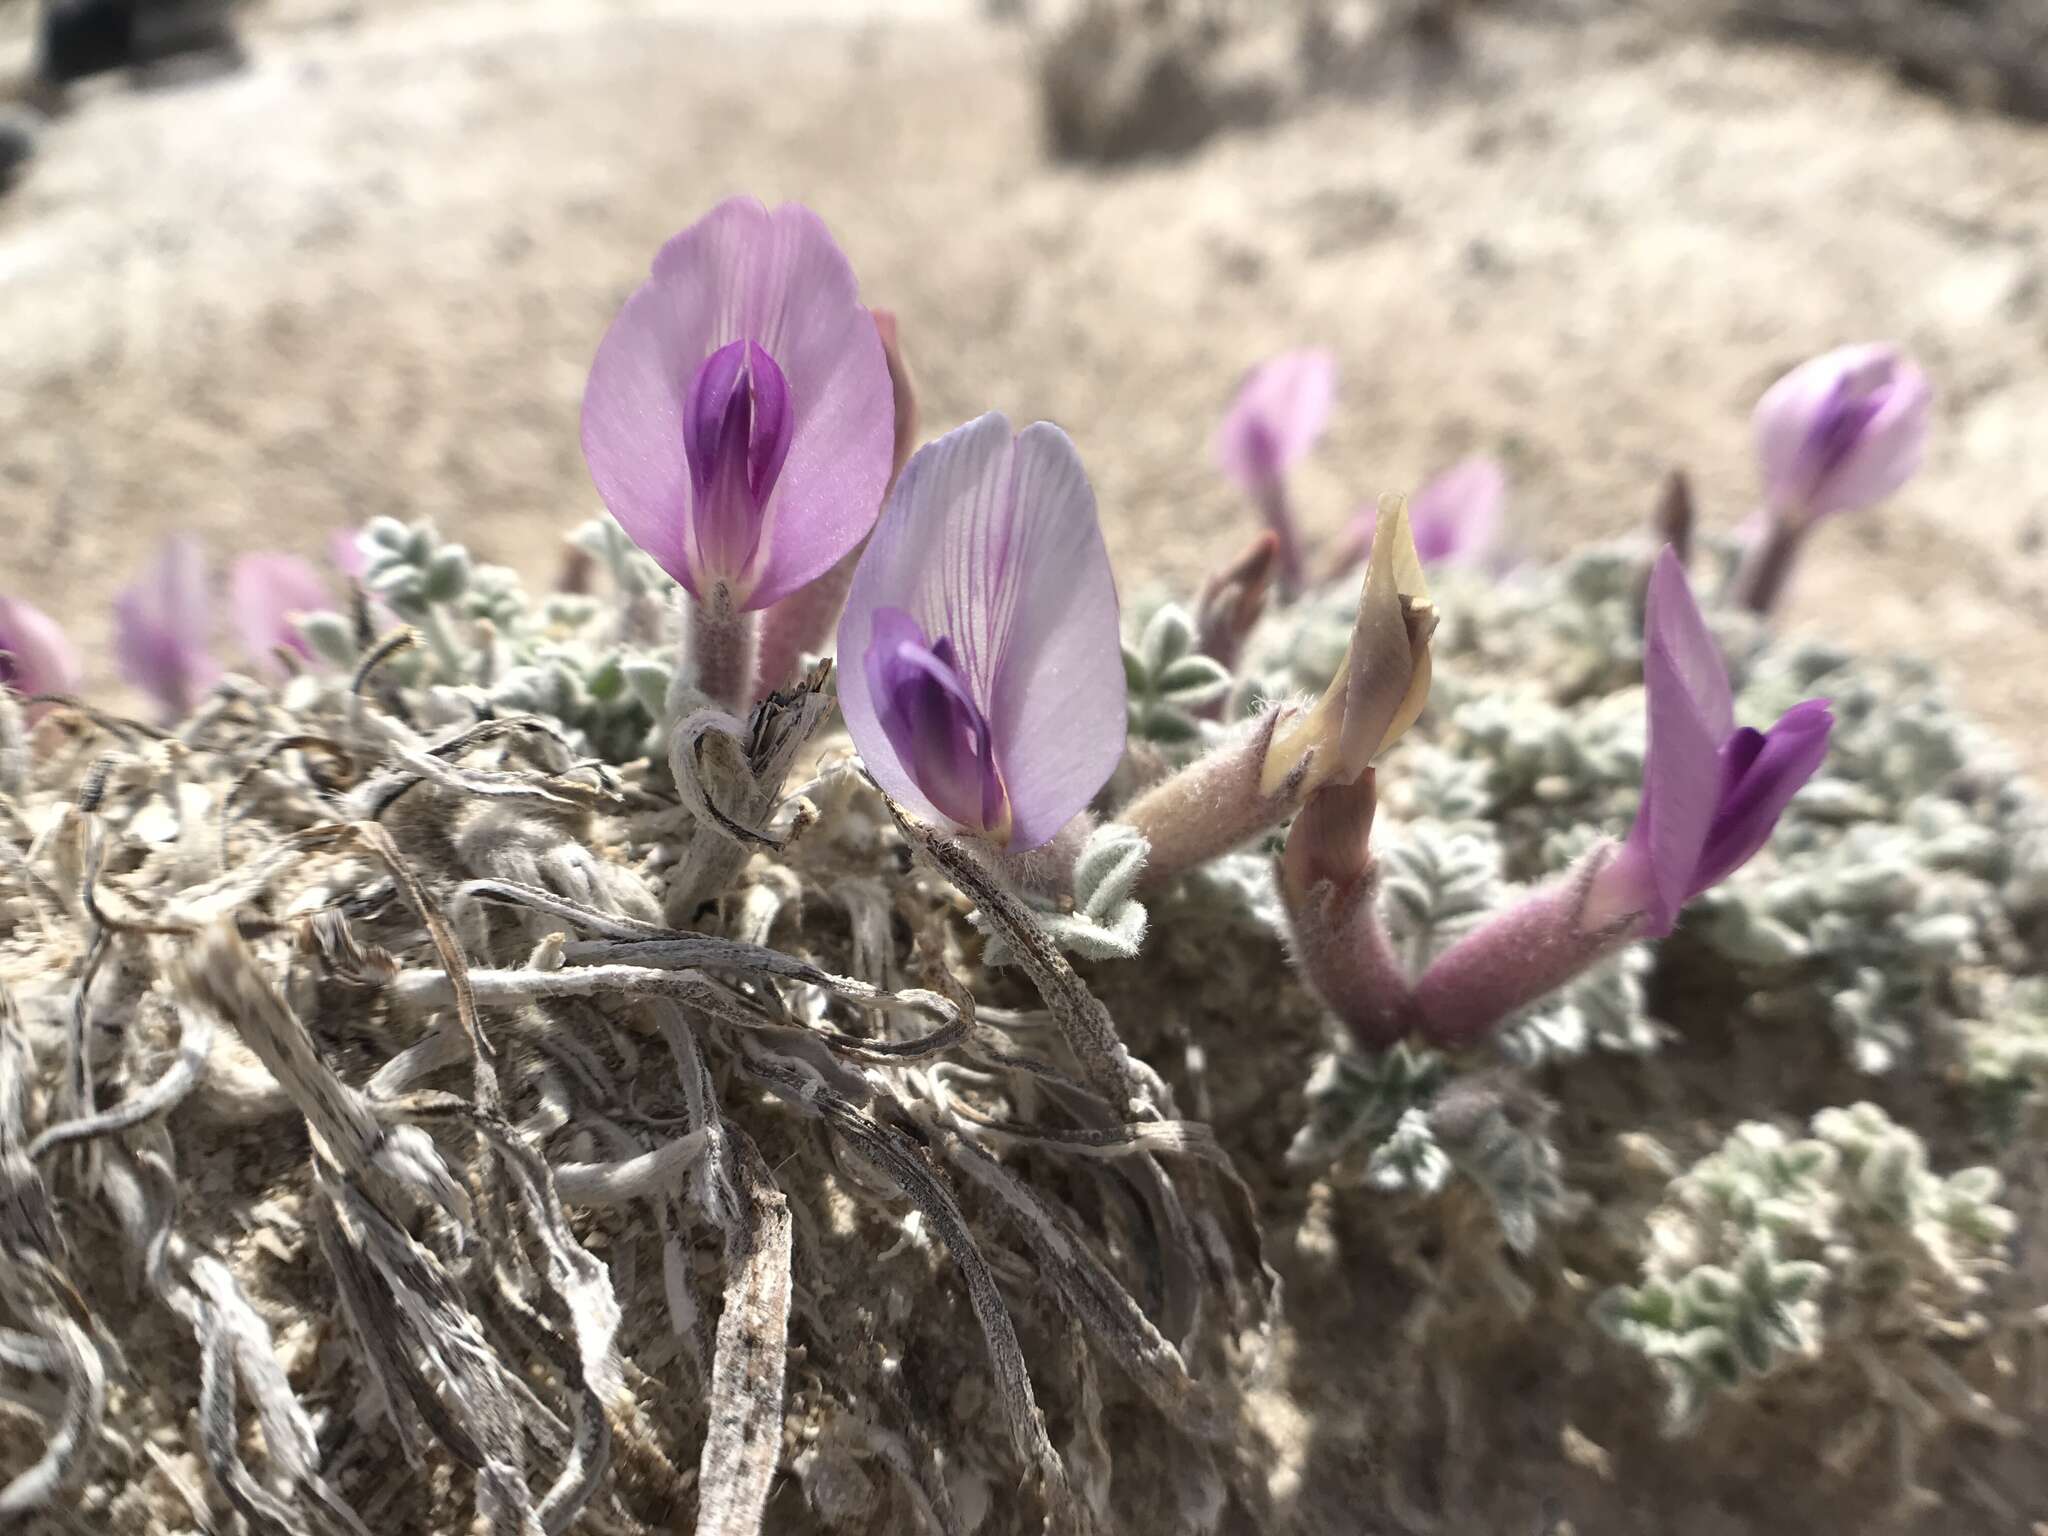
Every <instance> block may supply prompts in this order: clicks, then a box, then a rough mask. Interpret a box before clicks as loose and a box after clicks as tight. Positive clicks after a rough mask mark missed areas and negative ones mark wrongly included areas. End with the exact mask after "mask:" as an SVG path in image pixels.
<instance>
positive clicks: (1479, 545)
mask: <svg viewBox="0 0 2048 1536" xmlns="http://www.w3.org/2000/svg"><path fill="white" fill-rule="evenodd" d="M1507 488H1508V482H1507V475H1506V474H1505V473H1504V472H1503V471H1502V469H1501V467H1500V465H1499V464H1497V463H1495V462H1494V461H1493V460H1492V459H1489V458H1485V457H1483V456H1474V457H1472V458H1469V459H1460V460H1459V461H1458V462H1457V463H1455V464H1453V465H1452V466H1451V467H1450V468H1449V469H1447V470H1445V471H1444V472H1443V473H1442V474H1440V475H1438V476H1437V477H1436V478H1435V479H1433V480H1431V481H1429V482H1428V483H1427V484H1426V485H1424V486H1423V487H1422V489H1421V490H1419V491H1417V492H1416V493H1415V494H1414V495H1413V496H1411V497H1409V498H1408V521H1409V524H1410V526H1411V527H1412V528H1413V529H1414V532H1415V553H1416V554H1417V555H1418V556H1419V557H1420V558H1421V560H1422V563H1423V564H1424V565H1485V564H1487V563H1489V562H1490V561H1491V560H1492V559H1493V557H1494V555H1495V554H1496V553H1497V552H1498V551H1499V549H1500V542H1501V531H1502V527H1503V525H1504V522H1505V517H1504V512H1505V509H1506V506H1507ZM1378 524H1379V508H1378V507H1377V506H1376V505H1374V504H1371V503H1368V504H1367V505H1365V506H1362V507H1360V508H1359V509H1358V510H1357V511H1356V512H1354V513H1353V514H1352V516H1351V526H1350V527H1349V528H1347V529H1346V530H1345V532H1344V535H1343V538H1342V540H1341V542H1340V544H1339V546H1338V554H1337V558H1336V559H1335V560H1334V561H1333V562H1332V565H1331V578H1332V579H1333V580H1334V579H1335V578H1337V577H1338V576H1341V575H1343V574H1345V573H1346V572H1348V571H1350V570H1351V569H1352V568H1353V567H1354V566H1356V565H1357V564H1358V562H1359V561H1361V560H1363V559H1364V558H1365V552H1366V551H1367V550H1368V549H1370V548H1372V534H1373V529H1374V528H1375V527H1377V526H1378Z"/></svg>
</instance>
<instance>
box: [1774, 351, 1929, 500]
mask: <svg viewBox="0 0 2048 1536" xmlns="http://www.w3.org/2000/svg"><path fill="white" fill-rule="evenodd" d="M1932 401H1933V392H1932V390H1931V389H1930V388H1929V386H1928V383H1927V375H1926V374H1924V373H1923V372H1921V370H1920V368H1919V367H1918V366H1917V365H1916V364H1915V363H1914V362H1913V361H1912V360H1911V359H1910V358H1907V357H1906V356H1904V355H1903V354H1901V353H1900V352H1899V351H1897V350H1896V349H1895V348H1893V347H1889V346H1885V345H1881V344H1872V345H1865V346H1854V347H1840V348H1837V349H1836V350H1835V351H1833V352H1828V353H1824V354H1822V355H1821V356H1819V357H1816V358H1814V359H1812V360H1811V361H1810V362H1805V363H1802V364H1800V365H1799V366H1798V367H1797V368H1794V369H1793V370H1792V371H1791V372H1790V373H1788V374H1786V375H1785V377H1783V378H1782V379H1780V380H1778V382H1777V383H1775V384H1773V385H1772V386H1771V387H1770V388H1769V389H1768V390H1767V391H1765V393H1764V397H1763V399H1762V400H1761V401H1759V402H1758V403H1757V408H1756V421H1755V431H1756V453H1757V462H1758V465H1759V467H1760V468H1761V470H1762V473H1763V481H1764V500H1765V502H1766V504H1767V505H1768V506H1769V508H1770V510H1771V512H1772V513H1773V514H1775V515H1776V516H1777V517H1779V518H1781V519H1786V520H1791V521H1795V522H1810V521H1812V520H1813V519H1815V518H1821V517H1826V516H1829V515H1830V514H1832V513H1835V512H1850V511H1856V510H1858V509H1860V508H1863V507H1868V506H1873V505H1875V504H1876V503H1877V502H1880V501H1882V500H1884V498H1885V497H1887V496H1889V495H1891V494H1892V492H1894V491H1896V490H1897V489H1898V488H1899V487H1900V486H1902V485H1904V484H1905V483H1906V481H1908V480H1909V479H1911V478H1912V476H1913V472H1914V471H1915V470H1917V469H1918V468H1919V467H1920V458H1921V454H1922V452H1923V450H1924V449H1925V448H1926V444H1927V417H1928V411H1929V407H1930V405H1931V404H1932Z"/></svg>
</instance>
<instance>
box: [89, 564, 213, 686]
mask: <svg viewBox="0 0 2048 1536" xmlns="http://www.w3.org/2000/svg"><path fill="white" fill-rule="evenodd" d="M210 618H211V609H210V607H209V604H208V600H207V595H206V552H205V551H204V550H203V549H202V548H201V547H200V545H199V541H198V540H197V539H193V538H190V537H188V536H185V535H182V534H174V535H173V536H172V537H171V538H169V539H168V540H166V541H165V543H164V545H163V548H162V549H161V550H159V551H158V553H157V557H156V559H155V561H154V562H153V563H152V564H151V565H150V566H149V568H148V569H147V570H145V571H144V572H143V573H142V575H141V577H140V578H139V579H138V580H137V581H136V582H135V584H134V585H133V586H131V587H128V588H127V589H126V590H124V591H123V592H122V593H121V594H120V596H118V597H116V598H115V599H114V657H115V660H116V661H117V662H118V663H119V665H120V669H121V675H122V676H123V677H125V678H126V679H127V680H128V681H129V682H130V683H132V684H134V685H135V686H136V687H137V688H140V689H141V690H142V691H143V692H144V693H146V694H148V695H149V696H150V697H151V698H153V699H155V700H156V701H157V704H158V705H159V706H160V708H161V710H162V713H163V715H164V717H165V718H166V719H171V720H175V719H177V718H178V717H179V716H181V715H184V714H186V713H188V712H189V711H190V710H191V708H192V706H193V705H194V704H195V703H197V702H198V701H199V699H200V697H201V696H202V695H203V694H204V693H205V692H206V690H207V689H208V688H210V687H211V686H212V685H213V680H214V679H215V678H216V677H218V676H220V665H219V663H217V662H216V661H215V660H214V659H213V655H212V652H211V650H210V649H209V648H208V645H207V631H208V629H209V628H210V624H209V620H210Z"/></svg>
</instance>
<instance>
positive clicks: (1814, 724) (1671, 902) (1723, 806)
mask: <svg viewBox="0 0 2048 1536" xmlns="http://www.w3.org/2000/svg"><path fill="white" fill-rule="evenodd" d="M1643 688H1644V693H1645V696H1646V698H1645V705H1646V709H1647V713H1648V719H1649V739H1648V744H1647V746H1646V748H1645V750H1644V754H1643V798H1642V803H1641V805H1640V806H1639V807H1638V809H1637V811H1636V821H1635V826H1634V828H1633V829H1632V830H1631V831H1630V832H1629V835H1628V841H1627V842H1626V843H1624V844H1623V845H1622V847H1621V849H1620V851H1619V852H1617V853H1616V854H1615V855H1614V857H1613V858H1612V859H1610V860H1609V861H1608V862H1607V864H1606V865H1605V867H1603V868H1602V869H1601V870H1600V872H1599V874H1598V875H1597V876H1596V877H1595V879H1594V889H1593V891H1592V893H1591V906H1592V907H1593V908H1594V909H1595V910H1596V911H1599V912H1603V913H1609V912H1611V913H1617V914H1620V913H1629V912H1640V913H1641V914H1642V920H1643V926H1642V929H1641V931H1642V932H1643V933H1646V934H1648V935H1651V936H1661V935H1663V934H1667V933H1669V932H1670V931H1671V929H1672V927H1673V925H1674V924H1676V922H1677V921H1678V911H1679V908H1681V907H1683V906H1684V905H1685V903H1686V902H1688V901H1690V900H1691V899H1692V898H1693V897H1695V896H1697V895H1699V894H1700V892H1702V891H1704V890H1706V889H1708V888H1709V887H1710V886H1713V885H1717V884H1719V883H1720V882H1721V881H1722V880H1725V879H1726V878H1727V877H1728V876H1729V875H1731V874H1733V873H1734V872H1735V871H1736V870H1737V869H1739V868H1741V867H1742V865H1743V864H1745V863H1747V862H1748V860H1749V858H1750V856H1751V855H1752V854H1754V853H1755V852H1756V851H1757V850H1758V849H1759V848H1761V847H1763V845H1764V842H1765V840H1766V839H1767V838H1769V837H1770V835H1771V829H1772V828H1773V827H1775V826H1776V825H1777V823H1778V817H1779V815H1780V814H1781V813H1782V812H1783V811H1784V809H1785V806H1786V804H1787V803H1788V802H1789V801H1790V800H1791V799H1792V797H1793V795H1795V794H1796V793H1798V791H1799V788H1800V786H1802V785H1803V784H1805V783H1806V781H1807V780H1808V779H1810V778H1812V777H1813V775H1814V774H1815V773H1816V772H1817V771H1818V770H1819V768H1820V765H1821V761H1822V760H1823V759H1824V758H1825V757H1826V756H1827V750H1828V732H1829V730H1830V729H1831V728H1832V727H1833V725H1834V717H1833V715H1832V714H1830V713H1829V710H1828V706H1827V702H1826V701H1825V700H1822V699H1808V700H1807V701H1806V702H1804V703H1802V704H1795V705H1794V706H1793V707H1792V708H1791V709H1789V710H1787V711H1786V712H1785V714H1784V715H1783V716H1782V717H1781V718H1780V719H1779V721H1778V723H1777V724H1776V725H1774V726H1772V727H1771V728H1770V729H1769V730H1768V731H1758V730H1755V729H1753V728H1751V727H1749V726H1742V727H1737V725H1736V724H1735V709H1734V702H1733V699H1732V697H1731V695H1730V693H1729V688H1728V672H1727V669H1726V667H1724V666H1723V665H1722V662H1721V653H1720V652H1719V651H1718V650H1717V649H1716V648H1715V645H1714V640H1713V636H1712V635H1711V634H1709V633H1708V631H1707V625H1706V620H1705V619H1703V618H1702V617H1701V616H1700V610H1699V605H1698V604H1697V603H1696V602H1694V601H1693V595H1692V589H1691V587H1689V586H1688V585H1687V583H1686V579H1685V569H1684V567H1683V566H1681V565H1680V564H1679V563H1678V557H1677V556H1676V555H1675V554H1673V553H1672V552H1671V551H1670V550H1669V549H1666V550H1665V551H1664V553H1663V554H1662V555H1661V556H1659V557H1658V560H1657V566H1656V569H1655V570H1654V571H1653V572H1652V573H1651V576H1650V587H1649V596H1648V602H1647V606H1646V609H1645V612H1644V618H1643Z"/></svg>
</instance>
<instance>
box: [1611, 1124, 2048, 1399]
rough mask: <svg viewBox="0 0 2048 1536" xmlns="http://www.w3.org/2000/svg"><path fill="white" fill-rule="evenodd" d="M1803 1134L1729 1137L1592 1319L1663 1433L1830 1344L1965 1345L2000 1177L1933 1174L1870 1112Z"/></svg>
mask: <svg viewBox="0 0 2048 1536" xmlns="http://www.w3.org/2000/svg"><path fill="white" fill-rule="evenodd" d="M1811 1130H1812V1134H1811V1135H1810V1136H1808V1137H1805V1138H1800V1139H1794V1138H1791V1137H1788V1136H1787V1135H1786V1134H1785V1133H1784V1132H1783V1131H1782V1130H1780V1129H1779V1128H1778V1127H1776V1126H1774V1125H1770V1124H1766V1123H1763V1122H1749V1123H1746V1124H1743V1125H1740V1126H1738V1127H1736V1129H1735V1131H1734V1132H1733V1133H1732V1134H1731V1135H1730V1136H1729V1138H1728V1139H1727V1141H1726V1142H1724V1143H1723V1144H1722V1146H1721V1147H1720V1148H1719V1149H1717V1150H1716V1151H1715V1152H1713V1153H1712V1154H1710V1155H1709V1156H1708V1157H1706V1158H1704V1159H1702V1160H1701V1161H1700V1162H1699V1163H1698V1164H1697V1165H1695V1166H1694V1167H1693V1168H1692V1169H1691V1170H1690V1171H1688V1172H1686V1173H1684V1174H1682V1175H1680V1176H1679V1177H1678V1178H1677V1179H1675V1180H1674V1181H1673V1182H1672V1184H1671V1186H1670V1187H1669V1189H1668V1190H1667V1191H1666V1196H1665V1201H1664V1203H1663V1205H1661V1206H1660V1207H1659V1208H1658V1210H1657V1211H1655V1212H1653V1213H1652V1215H1651V1217H1650V1222H1649V1225H1650V1231H1651V1234H1652V1243H1651V1248H1650V1255H1649V1258H1648V1259H1647V1261H1646V1263H1645V1265H1644V1277H1643V1280H1642V1282H1641V1283H1640V1284H1638V1285H1635V1286H1622V1287H1617V1288H1616V1289H1614V1290H1612V1291H1610V1292H1608V1293H1607V1294H1606V1295H1605V1296H1604V1297H1602V1298H1601V1301H1600V1303H1599V1304H1598V1306H1597V1307H1596V1309H1595V1317H1596V1319H1597V1320H1598V1321H1599V1322H1600V1323H1601V1325H1602V1326H1603V1327H1604V1328H1605V1329H1606V1330H1607V1332H1608V1333H1610V1334H1611V1335H1612V1336H1613V1337H1614V1338H1616V1339H1618V1340H1620V1341H1621V1342H1622V1343H1624V1344H1626V1345H1628V1346H1629V1347H1631V1348H1633V1349H1635V1350H1637V1351H1639V1352H1640V1353H1641V1354H1642V1355H1643V1356H1644V1357H1645V1358H1647V1359H1648V1360H1649V1361H1650V1362H1651V1364H1652V1365H1654V1366H1655V1367H1656V1369H1657V1371H1658V1374H1659V1375H1660V1376H1661V1377H1662V1378H1663V1381H1664V1385H1665V1389H1666V1398H1665V1413H1666V1419H1667V1422H1668V1424H1669V1426H1670V1427H1671V1428H1672V1429H1673V1430H1674V1431H1682V1430H1685V1429H1688V1428H1691V1427H1692V1426H1694V1425H1695V1424H1697V1423H1698V1421H1699V1419H1700V1417H1701V1415H1702V1414H1703V1413H1704V1412H1705V1411H1706V1409H1707V1407H1708V1405H1709V1404H1710V1403H1711V1402H1712V1401H1713V1400H1714V1399H1715V1398H1716V1396H1717V1395H1719V1394H1724V1393H1731V1392H1739V1391H1742V1390H1745V1389H1747V1388H1749V1387H1750V1386H1752V1385H1753V1384H1755V1383H1758V1382H1761V1381H1764V1380H1766V1379H1768V1378H1770V1377H1772V1376H1774V1375H1776V1374H1777V1373H1778V1372H1780V1371H1783V1370H1785V1369H1787V1368H1789V1367H1791V1366H1793V1365H1794V1364H1795V1363H1798V1362H1802V1361H1804V1362H1810V1361H1813V1360H1816V1359H1818V1358H1820V1357H1821V1356H1822V1355H1823V1354H1824V1353H1825V1352H1826V1351H1827V1350H1829V1349H1830V1348H1835V1347H1838V1346H1847V1345H1852V1344H1853V1346H1854V1347H1855V1348H1859V1349H1868V1350H1875V1351H1879V1352H1883V1351H1886V1350H1890V1349H1896V1348H1898V1347H1901V1345H1902V1343H1904V1342H1920V1341H1926V1340H1932V1339H1938V1338H1954V1337H1958V1336H1962V1335H1964V1334H1966V1333H1967V1332H1968V1331H1969V1330H1970V1328H1971V1327H1972V1326H1973V1324H1974V1311H1973V1308H1974V1303H1975V1302H1976V1300H1977V1298H1978V1297H1979V1296H1980V1295H1981V1294H1982V1292H1983V1289H1984V1283H1985V1276H1986V1275H1987V1274H1989V1273H1991V1272H1993V1271H1995V1270H1997V1269H1999V1268H2001V1267H2002V1265H2003V1261H2004V1254H2005V1247H2006V1243H2007V1240H2008V1239H2009V1238H2010V1236H2011V1234H2012V1230H2013V1218H2012V1214H2011V1212H2009V1211H2007V1210H2006V1209H2005V1208H2004V1207H2002V1206H2000V1205H1998V1204H1997V1203H1996V1197H1997V1195H1998V1191H1999V1180H1998V1175H1997V1174H1996V1172H1995V1171H1993V1170H1992V1169H1990V1168H1966V1169H1963V1170H1961V1171H1960V1172H1957V1173H1954V1174H1951V1175H1948V1176H1946V1177H1944V1176H1942V1175H1939V1174H1936V1173H1934V1172H1933V1171H1932V1170H1931V1169H1930V1168H1929V1166H1928V1159H1927V1148H1926V1144H1925V1143H1924V1142H1923V1141H1922V1140H1921V1139H1920V1137H1919V1136H1917V1135H1916V1134H1914V1133H1913V1132H1912V1131H1911V1130H1909V1129H1907V1128H1906V1127H1904V1126H1901V1125H1899V1124H1898V1123H1897V1122H1895V1121H1894V1120H1892V1119H1891V1117H1890V1116H1888V1115H1887V1114H1885V1112H1884V1111H1883V1110H1882V1109H1880V1108H1879V1107H1878V1106H1876V1105H1874V1104H1867V1103H1865V1104H1856V1105H1852V1106H1849V1107H1847V1108H1832V1109H1825V1110H1822V1111H1821V1112H1820V1113H1819V1114H1817V1115H1815V1116H1814V1118H1813V1121H1812V1126H1811Z"/></svg>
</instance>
